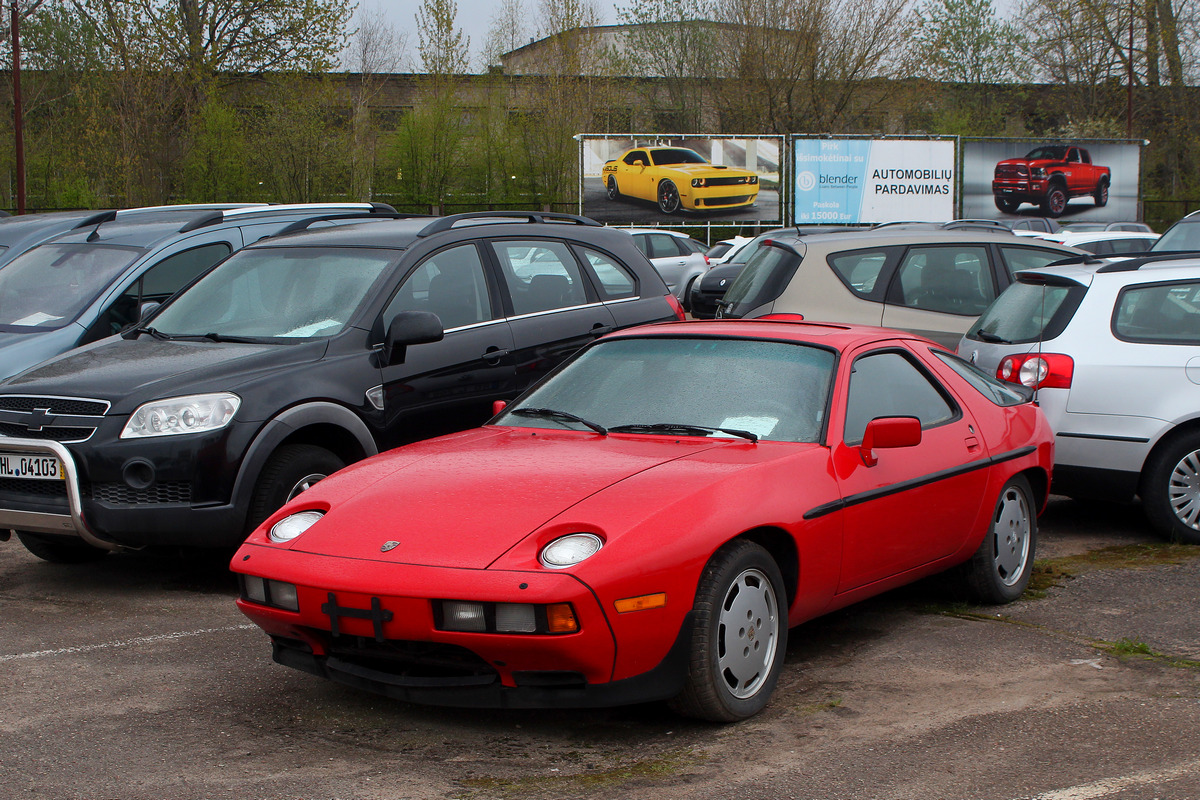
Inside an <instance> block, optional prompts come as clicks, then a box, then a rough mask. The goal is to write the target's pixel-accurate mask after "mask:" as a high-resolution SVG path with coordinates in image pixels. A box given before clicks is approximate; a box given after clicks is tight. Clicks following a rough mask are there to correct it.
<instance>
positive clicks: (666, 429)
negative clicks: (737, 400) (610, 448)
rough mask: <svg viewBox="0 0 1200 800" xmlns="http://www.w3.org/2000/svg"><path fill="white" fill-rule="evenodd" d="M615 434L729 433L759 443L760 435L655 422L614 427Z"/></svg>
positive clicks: (734, 430) (692, 434)
mask: <svg viewBox="0 0 1200 800" xmlns="http://www.w3.org/2000/svg"><path fill="white" fill-rule="evenodd" d="M609 430H610V431H612V432H613V433H678V434H682V435H684V436H708V435H709V434H710V433H728V434H729V435H730V436H740V437H741V438H743V439H749V440H750V441H752V442H757V441H758V434H757V433H751V432H750V431H744V430H741V429H739V428H710V427H708V426H707V425H688V424H686V423H682V422H655V423H651V424H648V425H639V424H631V425H614V426H613V427H611V428H609Z"/></svg>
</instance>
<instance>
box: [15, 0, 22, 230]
mask: <svg viewBox="0 0 1200 800" xmlns="http://www.w3.org/2000/svg"><path fill="white" fill-rule="evenodd" d="M20 24H21V7H20V5H19V4H18V0H12V53H13V55H12V93H13V150H14V151H15V158H16V168H17V213H18V214H24V213H25V121H24V119H23V114H22V110H21V32H20Z"/></svg>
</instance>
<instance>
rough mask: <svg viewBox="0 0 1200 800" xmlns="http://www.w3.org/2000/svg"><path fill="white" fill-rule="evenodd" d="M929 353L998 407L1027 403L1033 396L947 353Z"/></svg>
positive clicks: (1024, 389)
mask: <svg viewBox="0 0 1200 800" xmlns="http://www.w3.org/2000/svg"><path fill="white" fill-rule="evenodd" d="M930 352H932V353H933V354H934V355H935V356H936V357H937V358H939V359H941V360H942V361H943V362H944V363H945V364H946V366H947V367H949V368H950V369H952V370H954V371H955V372H957V373H958V374H959V375H961V376H962V378H963V380H965V381H966V382H967V383H969V384H971V385H972V386H974V387H975V389H976V390H978V392H979V393H980V394H982V395H983V396H984V397H986V398H987V399H988V400H991V401H992V402H993V403H995V404H996V405H998V406H1019V405H1020V404H1021V403H1027V402H1029V399H1030V396H1031V395H1032V394H1033V390H1032V389H1029V388H1027V387H1025V386H1022V385H1021V384H1019V383H1005V382H1004V381H1001V380H999V379H998V378H995V377H993V376H991V375H988V374H987V373H986V372H984V371H983V370H981V369H980V368H979V367H977V366H975V365H974V364H971V363H969V362H968V361H967V360H966V359H963V358H959V357H958V356H956V355H954V354H953V353H947V352H946V351H944V350H931V351H930Z"/></svg>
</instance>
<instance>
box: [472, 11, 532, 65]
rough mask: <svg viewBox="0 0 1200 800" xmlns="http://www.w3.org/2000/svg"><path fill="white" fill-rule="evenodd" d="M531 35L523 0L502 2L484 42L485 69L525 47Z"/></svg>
mask: <svg viewBox="0 0 1200 800" xmlns="http://www.w3.org/2000/svg"><path fill="white" fill-rule="evenodd" d="M529 33H530V31H529V28H528V26H527V25H526V24H525V7H524V5H523V4H522V2H521V0H501V2H500V4H499V5H498V6H496V11H495V13H493V14H492V25H491V27H490V28H489V29H488V33H487V39H486V40H484V44H483V52H482V54H481V57H482V59H483V67H484V68H485V69H486V68H488V67H493V66H497V65H499V64H500V56H502V55H504V54H505V53H511V52H512V51H513V50H516V49H517V48H518V47H523V46H525V44H526V42H527V41H528V37H529Z"/></svg>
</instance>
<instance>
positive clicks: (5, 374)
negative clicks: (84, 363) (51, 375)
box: [0, 323, 83, 381]
mask: <svg viewBox="0 0 1200 800" xmlns="http://www.w3.org/2000/svg"><path fill="white" fill-rule="evenodd" d="M82 334H83V329H82V328H81V327H80V326H79V325H76V324H75V323H71V324H70V325H67V326H66V327H64V328H57V329H54V330H37V329H33V330H28V331H27V332H23V333H15V332H4V333H0V381H2V380H4V379H5V378H9V377H12V376H13V375H16V374H18V373H20V372H22V371H24V370H26V369H29V368H30V367H32V366H36V365H37V364H39V363H41V362H42V361H45V360H46V359H47V358H50V357H51V356H56V355H58V354H59V353H61V352H62V351H63V350H66V349H67V348H69V347H72V346H74V344H75V342H76V341H77V340H78V339H79V337H80V336H81V335H82Z"/></svg>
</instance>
